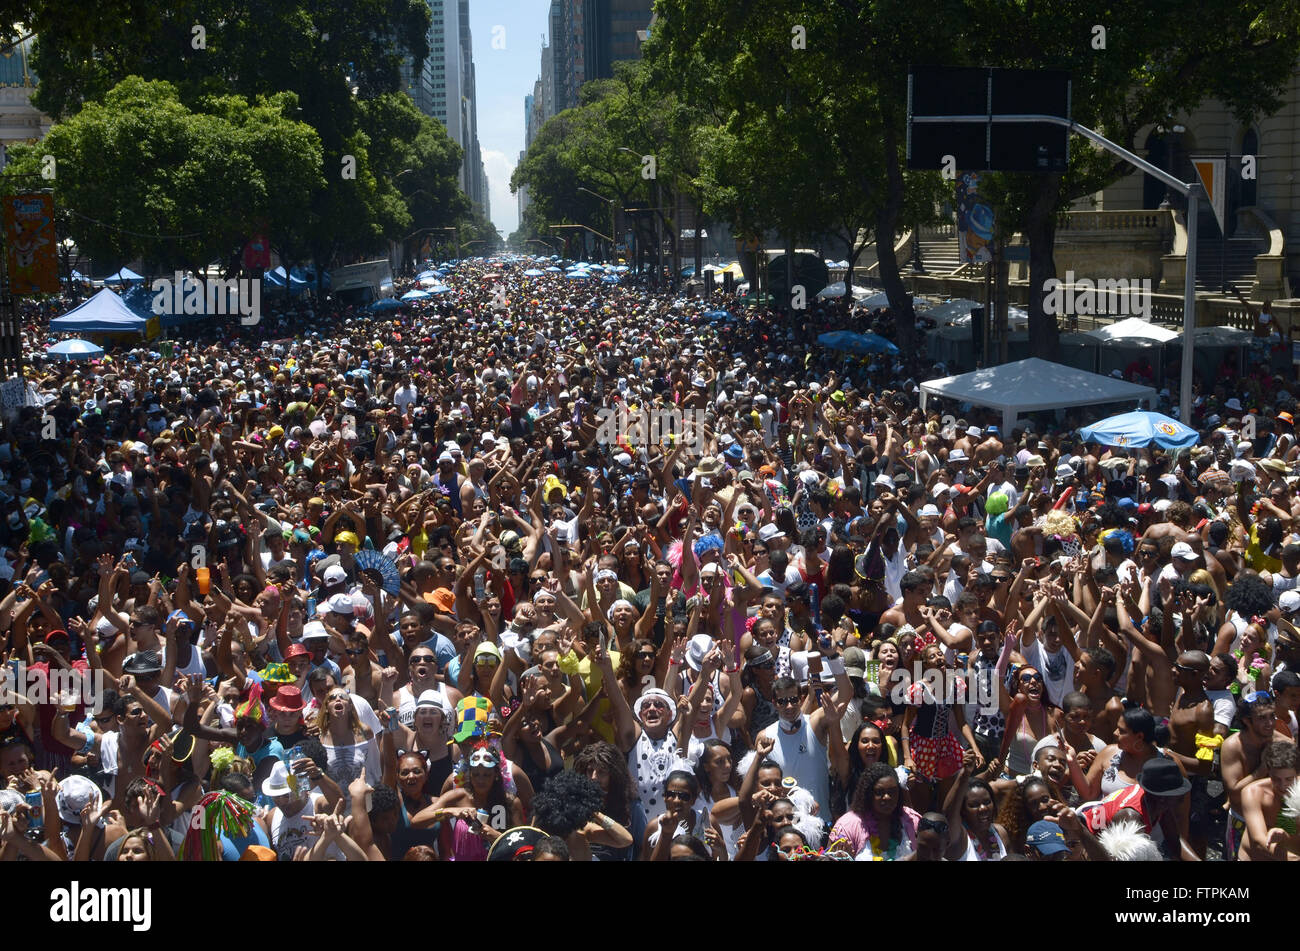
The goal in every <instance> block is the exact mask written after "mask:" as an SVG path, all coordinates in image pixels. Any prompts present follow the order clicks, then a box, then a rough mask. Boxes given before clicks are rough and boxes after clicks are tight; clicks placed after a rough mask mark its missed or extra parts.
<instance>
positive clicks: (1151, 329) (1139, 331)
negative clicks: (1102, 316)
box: [1088, 317, 1181, 343]
mask: <svg viewBox="0 0 1300 951" xmlns="http://www.w3.org/2000/svg"><path fill="white" fill-rule="evenodd" d="M1088 335H1089V336H1091V337H1096V338H1097V339H1098V340H1101V341H1106V340H1120V339H1128V338H1137V339H1140V340H1154V341H1156V342H1157V343H1168V342H1169V341H1170V340H1176V339H1178V337H1180V336H1181V334H1179V333H1177V332H1176V331H1173V330H1170V329H1169V328H1168V327H1157V326H1156V325H1155V324H1153V323H1149V322H1147V321H1145V320H1143V319H1142V318H1141V317H1129V318H1127V319H1125V320H1119V321H1116V322H1115V323H1113V324H1107V325H1106V326H1104V327H1098V328H1097V329H1096V330H1090V331H1088Z"/></svg>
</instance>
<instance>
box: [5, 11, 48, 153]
mask: <svg viewBox="0 0 1300 951" xmlns="http://www.w3.org/2000/svg"><path fill="white" fill-rule="evenodd" d="M34 41H35V38H34V37H32V36H27V37H24V38H23V39H22V40H20V41H19V42H17V43H15V44H14V45H13V46H12V47H10V48H9V49H7V50H5V51H4V52H3V53H0V168H3V167H4V149H5V147H6V146H10V145H13V144H15V143H33V142H37V141H39V140H40V139H43V138H44V137H45V133H47V132H49V131H50V125H51V121H50V117H49V116H47V115H45V114H44V113H43V112H41V111H40V110H39V109H37V108H36V107H35V106H33V105H32V104H31V99H32V94H33V93H35V92H36V74H35V73H33V72H32V70H31V65H30V63H29V62H28V59H29V57H30V55H31V48H32V43H33V42H34Z"/></svg>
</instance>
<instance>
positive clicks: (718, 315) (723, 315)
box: [701, 310, 736, 323]
mask: <svg viewBox="0 0 1300 951" xmlns="http://www.w3.org/2000/svg"><path fill="white" fill-rule="evenodd" d="M701 316H702V317H705V318H707V319H708V320H712V321H714V322H715V323H716V322H717V321H719V320H735V319H736V318H735V316H734V315H733V314H732V313H730V312H729V311H725V310H706V311H705V312H704V313H703V314H702V315H701Z"/></svg>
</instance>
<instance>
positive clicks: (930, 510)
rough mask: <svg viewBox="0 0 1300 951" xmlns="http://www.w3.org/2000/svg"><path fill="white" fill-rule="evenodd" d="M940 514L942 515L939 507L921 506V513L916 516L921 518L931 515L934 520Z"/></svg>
mask: <svg viewBox="0 0 1300 951" xmlns="http://www.w3.org/2000/svg"><path fill="white" fill-rule="evenodd" d="M942 514H943V513H942V512H940V511H939V506H937V505H923V506H921V511H919V512H918V513H917V515H920V516H921V517H925V516H927V515H932V516H934V517H935V518H938V517H939V516H940V515H942Z"/></svg>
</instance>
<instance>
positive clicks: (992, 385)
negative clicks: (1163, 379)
mask: <svg viewBox="0 0 1300 951" xmlns="http://www.w3.org/2000/svg"><path fill="white" fill-rule="evenodd" d="M930 396H940V397H943V398H945V399H951V400H957V401H958V402H960V403H972V404H974V405H976V406H988V407H991V408H992V409H996V410H1001V412H1002V431H1003V433H1010V432H1011V430H1012V428H1013V426H1014V425H1015V421H1016V418H1017V417H1018V416H1020V415H1021V414H1023V413H1031V412H1034V411H1035V410H1044V409H1063V408H1065V407H1069V406H1089V405H1093V404H1102V403H1123V402H1136V401H1139V400H1142V401H1146V403H1147V404H1148V406H1154V405H1155V399H1156V391H1155V390H1154V389H1152V388H1151V387H1149V386H1138V385H1137V384H1134V383H1128V382H1125V381H1124V380H1117V379H1115V378H1114V377H1109V376H1101V375H1099V374H1096V373H1088V372H1087V371H1085V370H1076V369H1075V368H1074V367H1068V366H1064V365H1062V364H1059V363H1051V362H1049V361H1047V360H1040V359H1038V358H1037V357H1030V358H1029V359H1028V360H1018V361H1016V362H1015V363H1004V364H1002V365H1001V366H996V367H987V368H986V369H983V370H974V371H972V372H970V373H962V374H960V375H959V376H948V377H943V378H941V379H938V380H927V381H926V382H925V383H922V384H921V406H922V408H924V407H925V404H926V401H927V398H928V397H930Z"/></svg>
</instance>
